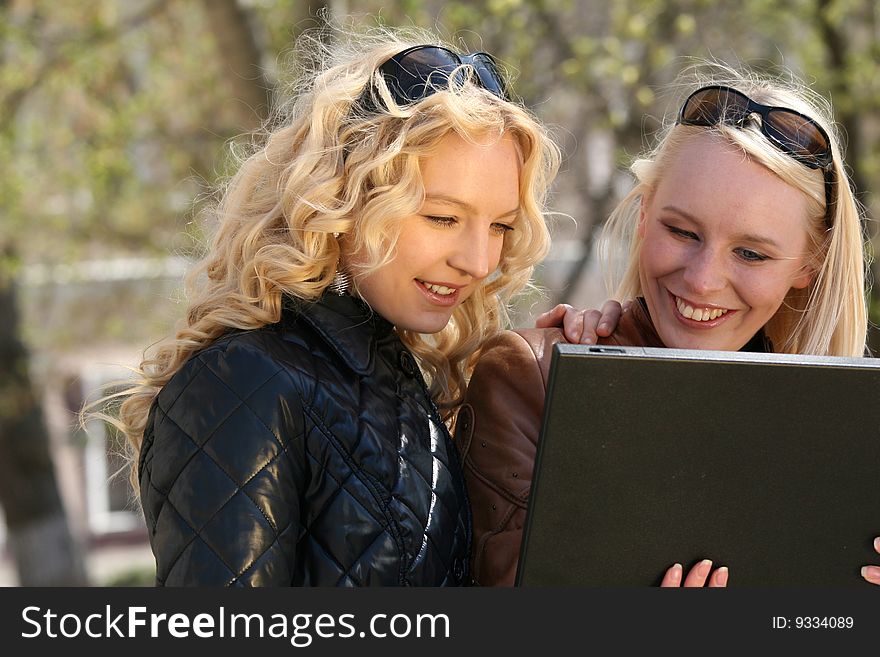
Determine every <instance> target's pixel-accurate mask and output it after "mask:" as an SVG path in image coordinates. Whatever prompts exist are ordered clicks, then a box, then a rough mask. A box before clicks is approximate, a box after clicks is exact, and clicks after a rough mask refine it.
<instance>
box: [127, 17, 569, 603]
mask: <svg viewBox="0 0 880 657" xmlns="http://www.w3.org/2000/svg"><path fill="white" fill-rule="evenodd" d="M420 41H424V43H420ZM312 43H313V44H314V43H318V41H317V40H315V41H313V42H312ZM438 43H439V42H438V41H436V40H434V38H433V37H430V36H428V37H427V38H426V37H425V36H424V35H422V36H421V37H420V38H419V39H418V40H416V39H404V38H401V37H399V36H397V35H396V34H393V33H391V32H390V31H387V30H383V31H382V32H381V33H380V34H379V35H378V36H376V35H364V36H357V37H354V38H352V39H350V41H349V42H348V43H340V42H336V43H334V45H333V47H332V52H324V53H323V57H324V59H325V60H326V61H325V62H324V63H323V65H322V66H320V67H319V70H317V71H311V72H309V73H304V74H303V75H302V76H301V82H300V90H299V92H298V93H297V94H296V95H295V97H294V98H293V100H292V102H291V103H289V104H288V105H287V106H286V107H287V111H286V112H284V113H283V114H279V117H278V121H277V122H276V124H275V125H274V128H272V129H271V130H268V131H267V134H266V135H265V139H264V140H263V141H262V142H261V143H260V145H259V146H258V147H257V148H256V149H255V150H254V152H253V154H252V155H250V157H248V158H247V159H246V161H244V162H243V163H242V164H241V167H240V169H239V170H238V172H237V173H236V174H235V175H234V177H233V178H232V179H231V180H230V181H229V183H228V186H227V187H226V189H225V192H224V194H223V196H222V200H221V202H220V203H219V206H218V207H217V209H216V219H217V230H216V235H215V236H214V238H213V241H212V242H211V244H210V247H209V249H208V251H207V253H206V255H205V256H204V258H203V259H202V260H201V262H200V263H199V264H198V266H197V267H196V269H195V271H194V272H193V273H192V274H191V276H190V278H189V287H188V289H189V296H190V299H191V300H190V302H189V306H188V310H187V312H186V319H185V323H184V325H183V327H182V328H180V329H179V330H178V331H177V333H176V335H175V336H174V338H173V339H171V340H169V341H167V342H166V343H164V344H162V345H161V346H160V347H158V349H156V350H155V352H154V353H153V354H152V355H151V356H150V357H149V358H147V359H146V360H144V362H143V363H142V364H141V367H140V372H141V375H142V380H141V382H140V383H139V384H138V385H137V386H136V387H135V388H133V389H130V390H128V391H127V392H126V393H124V395H123V397H124V402H123V403H122V405H121V411H120V420H121V422H120V424H121V425H122V426H123V427H124V430H125V432H126V434H127V436H128V438H129V441H130V443H131V445H132V447H133V449H134V461H133V481H134V482H135V484H136V486H138V487H139V492H140V500H141V503H142V507H143V511H144V515H145V518H146V522H147V526H148V529H149V536H150V541H151V544H152V548H153V552H154V554H155V557H156V565H157V573H156V583H157V584H158V585H226V586H268V585H272V586H289V585H293V586H375V585H381V586H384V585H389V586H399V585H405V586H438V585H460V584H465V583H467V582H468V581H469V574H468V550H469V547H470V538H471V517H470V510H469V506H468V500H467V495H466V492H465V485H464V480H463V477H462V473H461V469H460V463H459V459H458V456H457V453H456V450H455V449H454V447H453V444H452V441H451V437H450V435H449V432H448V429H447V421H448V420H449V419H450V417H451V413H452V412H453V411H454V410H455V409H456V408H457V406H458V404H459V403H460V399H461V397H462V394H463V389H464V386H465V382H466V380H467V378H468V376H469V373H470V370H471V369H472V366H473V362H474V358H475V354H477V353H478V352H479V349H480V347H481V345H482V343H483V342H484V341H485V340H486V339H487V338H488V337H489V336H491V335H493V334H495V333H496V332H497V331H498V330H499V329H500V328H502V327H503V326H504V325H505V323H506V322H507V315H506V307H507V304H508V302H509V301H510V300H511V299H512V297H513V296H514V295H515V294H516V293H518V292H519V291H520V290H522V289H523V287H524V286H525V285H526V284H527V283H528V281H529V279H530V276H531V273H532V269H533V267H534V265H535V264H536V263H537V262H539V261H540V260H541V258H542V257H543V256H544V254H545V253H546V251H547V248H548V242H549V238H548V231H547V228H546V225H545V216H544V206H543V204H544V201H545V196H546V193H547V190H548V186H549V184H550V182H551V180H552V178H553V176H554V175H555V172H556V169H557V167H558V160H559V155H558V151H557V148H556V146H555V145H554V144H553V142H552V141H551V140H550V139H549V137H548V136H547V134H546V132H545V130H544V129H543V128H542V126H541V125H540V124H539V123H538V122H536V120H535V119H534V118H533V117H532V116H531V115H530V114H529V113H528V112H527V111H526V110H525V109H524V108H523V107H522V106H520V105H519V104H517V103H515V102H513V101H511V99H510V97H509V95H508V91H507V85H506V81H505V79H504V77H503V76H502V73H501V71H500V69H499V67H498V65H497V64H496V63H495V61H494V60H493V59H492V57H491V56H489V55H487V54H485V53H474V54H459V53H457V52H455V51H454V50H452V49H450V48H446V47H444V46H442V45H437V44H438Z"/></svg>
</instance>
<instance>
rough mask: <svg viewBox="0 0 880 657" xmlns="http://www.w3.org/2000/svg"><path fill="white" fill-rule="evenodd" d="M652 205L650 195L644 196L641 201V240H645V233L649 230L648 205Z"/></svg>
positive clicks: (639, 230)
mask: <svg viewBox="0 0 880 657" xmlns="http://www.w3.org/2000/svg"><path fill="white" fill-rule="evenodd" d="M650 203H651V196H650V194H648V193H645V194H642V198H641V201H639V228H638V233H639V239H644V237H645V231H646V230H647V222H648V205H649V204H650Z"/></svg>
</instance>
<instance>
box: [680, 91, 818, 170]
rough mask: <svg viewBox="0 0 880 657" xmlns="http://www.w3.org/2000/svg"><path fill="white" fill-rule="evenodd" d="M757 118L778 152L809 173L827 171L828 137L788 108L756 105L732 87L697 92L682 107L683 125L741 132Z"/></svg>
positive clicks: (681, 120) (802, 115)
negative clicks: (759, 118)
mask: <svg viewBox="0 0 880 657" xmlns="http://www.w3.org/2000/svg"><path fill="white" fill-rule="evenodd" d="M754 114H757V115H759V116H760V117H761V121H760V125H759V128H760V130H761V132H762V133H763V134H764V136H765V137H767V139H769V140H770V141H771V142H772V143H773V145H774V146H776V147H777V148H778V149H779V150H781V151H783V152H784V153H787V154H788V155H790V156H791V157H793V158H794V159H795V160H797V161H798V162H800V163H801V164H803V165H805V166H807V167H809V168H811V169H822V170H823V171H826V172H827V171H828V170H829V169H830V168H831V165H832V162H833V159H832V156H831V140H830V139H829V138H828V133H826V132H825V130H824V129H823V128H822V126H820V125H819V124H818V123H816V122H815V121H814V120H813V119H811V118H810V117H809V116H806V115H804V114H801V113H800V112H796V111H795V110H793V109H789V108H787V107H774V106H771V105H762V104H761V103H757V102H755V101H754V100H752V99H751V98H749V97H748V96H746V95H745V94H744V93H742V92H741V91H737V90H736V89H733V88H732V87H724V86H709V87H702V88H701V89H697V90H696V91H695V92H694V93H692V94H691V95H690V96H688V98H687V100H685V101H684V104H683V105H682V106H681V111H680V112H679V114H678V122H679V123H680V124H682V125H696V126H707V127H709V126H715V125H719V124H722V123H723V124H724V125H731V126H735V127H738V128H741V127H743V126H744V125H745V123H746V121H747V120H748V119H749V118H750V117H751V116H753V115H754Z"/></svg>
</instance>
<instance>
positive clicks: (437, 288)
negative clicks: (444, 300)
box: [424, 283, 455, 296]
mask: <svg viewBox="0 0 880 657" xmlns="http://www.w3.org/2000/svg"><path fill="white" fill-rule="evenodd" d="M424 286H425V287H426V288H428V289H429V290H431V292H433V293H434V294H442V295H443V296H447V295H449V294H452V293H453V292H455V290H453V289H452V288H451V287H446V286H445V285H434V284H433V283H424Z"/></svg>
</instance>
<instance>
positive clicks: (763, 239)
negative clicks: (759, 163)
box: [663, 205, 782, 249]
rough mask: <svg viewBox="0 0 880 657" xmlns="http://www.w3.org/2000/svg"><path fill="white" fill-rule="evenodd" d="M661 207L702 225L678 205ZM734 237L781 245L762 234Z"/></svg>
mask: <svg viewBox="0 0 880 657" xmlns="http://www.w3.org/2000/svg"><path fill="white" fill-rule="evenodd" d="M663 209H664V210H666V211H667V212H673V213H675V214H677V215H680V216H681V217H684V218H685V219H687V220H688V221H691V222H693V223H695V224H697V225H698V226H702V225H703V222H702V221H700V220H699V219H698V218H697V217H696V216H694V215H692V214H691V213H690V212H686V211H685V210H682V209H681V208H679V207H676V206H674V205H667V206H664V207H663ZM734 237H735V238H736V239H738V240H744V241H746V242H752V243H755V244H768V245H769V246H773V247H775V248H777V249H781V248H782V246H780V245H779V243H778V242H777V241H776V240H774V239H772V238H770V237H766V236H764V235H751V234H749V233H744V234H742V235H734Z"/></svg>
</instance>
